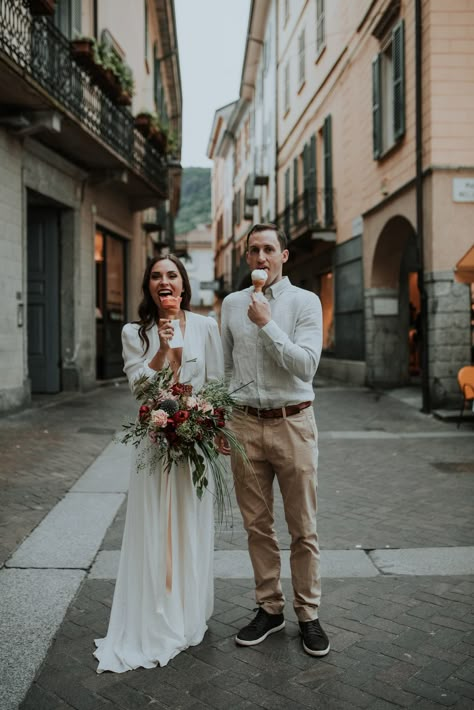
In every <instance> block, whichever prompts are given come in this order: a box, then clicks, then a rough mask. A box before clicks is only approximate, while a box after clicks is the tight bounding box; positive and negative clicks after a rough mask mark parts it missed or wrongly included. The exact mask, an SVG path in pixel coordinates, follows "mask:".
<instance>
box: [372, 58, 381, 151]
mask: <svg viewBox="0 0 474 710" xmlns="http://www.w3.org/2000/svg"><path fill="white" fill-rule="evenodd" d="M381 68H382V55H381V54H377V56H376V57H375V59H374V60H373V62H372V139H373V156H374V160H378V158H380V156H381V155H382V86H381V76H382V73H381Z"/></svg>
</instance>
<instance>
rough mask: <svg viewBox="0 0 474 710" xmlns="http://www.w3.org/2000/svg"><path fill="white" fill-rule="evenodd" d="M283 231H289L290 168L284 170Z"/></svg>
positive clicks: (287, 232)
mask: <svg viewBox="0 0 474 710" xmlns="http://www.w3.org/2000/svg"><path fill="white" fill-rule="evenodd" d="M285 232H286V235H287V237H289V233H290V168H287V170H286V171H285Z"/></svg>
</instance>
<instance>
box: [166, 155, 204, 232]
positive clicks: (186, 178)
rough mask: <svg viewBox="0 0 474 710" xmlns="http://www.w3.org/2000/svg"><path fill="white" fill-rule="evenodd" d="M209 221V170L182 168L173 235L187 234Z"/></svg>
mask: <svg viewBox="0 0 474 710" xmlns="http://www.w3.org/2000/svg"><path fill="white" fill-rule="evenodd" d="M211 219H212V218H211V169H210V168H183V174H182V177H181V204H180V208H179V212H178V216H177V218H176V221H175V234H176V235H179V234H183V233H184V232H189V230H190V229H194V228H195V227H197V225H198V224H209V223H210V222H211Z"/></svg>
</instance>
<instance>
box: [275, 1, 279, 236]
mask: <svg viewBox="0 0 474 710" xmlns="http://www.w3.org/2000/svg"><path fill="white" fill-rule="evenodd" d="M278 7H279V3H278V2H275V219H274V222H275V224H277V225H278V227H280V225H279V224H278V51H279V46H278V39H279V34H280V33H279V32H278V27H279V25H278V19H279V17H278Z"/></svg>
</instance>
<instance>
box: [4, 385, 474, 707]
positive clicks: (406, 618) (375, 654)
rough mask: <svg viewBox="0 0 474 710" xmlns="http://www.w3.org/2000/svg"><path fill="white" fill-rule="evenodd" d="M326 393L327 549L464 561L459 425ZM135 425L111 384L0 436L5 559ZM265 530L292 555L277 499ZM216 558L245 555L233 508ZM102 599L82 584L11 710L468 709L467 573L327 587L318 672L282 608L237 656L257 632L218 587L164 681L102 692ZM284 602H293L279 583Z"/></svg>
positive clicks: (28, 416) (469, 442) (114, 680)
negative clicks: (203, 626) (457, 554)
mask: <svg viewBox="0 0 474 710" xmlns="http://www.w3.org/2000/svg"><path fill="white" fill-rule="evenodd" d="M328 385H330V383H321V386H319V387H317V389H316V405H315V411H316V415H317V421H318V428H319V431H320V473H319V518H318V523H319V531H320V536H321V546H322V548H323V549H326V550H336V549H354V548H360V549H364V550H367V551H369V550H372V549H384V548H386V547H391V548H397V547H398V548H420V547H460V546H461V547H462V546H467V545H473V544H474V543H473V540H474V524H473V521H474V515H473V513H474V504H473V500H474V497H473V493H474V466H473V463H474V425H473V424H472V423H467V424H463V425H462V427H461V430H460V431H461V434H460V435H459V434H458V433H457V430H456V425H455V424H453V423H449V424H447V423H443V422H440V421H438V420H435V419H433V418H432V417H427V416H425V415H422V414H420V413H419V412H417V411H416V410H415V409H413V408H410V407H408V406H407V405H405V404H402V403H400V402H399V401H397V400H396V399H394V398H392V397H387V396H384V395H381V394H380V393H377V392H373V391H372V390H368V389H364V388H351V389H348V388H342V387H334V386H328ZM132 411H133V402H132V401H131V398H130V395H129V393H128V389H127V388H126V386H125V385H124V384H121V385H119V386H116V387H106V388H101V389H100V390H98V391H95V392H93V393H89V394H87V395H78V396H75V397H72V398H71V399H69V400H65V401H61V400H60V401H58V403H57V404H55V405H54V406H50V407H47V408H36V409H33V410H30V411H28V412H25V413H23V414H18V415H15V416H14V417H8V418H5V419H3V420H0V446H1V447H2V454H3V451H5V455H4V456H2V463H1V466H2V473H1V474H0V490H1V497H0V500H1V502H0V516H1V517H0V520H1V525H2V527H1V531H2V547H1V548H0V550H1V552H2V555H3V559H6V558H7V557H8V556H9V555H10V554H11V553H12V552H13V551H14V550H15V549H16V548H17V547H18V545H19V543H20V542H21V541H22V540H23V539H24V538H25V537H26V536H27V535H28V534H29V533H30V532H31V530H32V529H33V528H34V527H35V526H36V525H37V524H38V522H39V521H40V520H41V519H42V518H43V517H44V516H45V515H46V514H47V513H48V512H49V510H50V509H51V508H52V507H53V506H54V505H55V504H56V503H57V502H58V501H59V500H60V499H61V498H62V497H63V496H64V494H65V493H66V492H67V491H68V490H69V488H70V487H71V485H72V484H73V483H74V481H75V480H77V478H79V476H80V475H81V474H82V473H83V472H84V470H85V469H86V468H87V467H88V466H89V465H90V464H91V462H92V461H93V460H94V459H95V458H96V457H97V455H98V454H99V453H100V452H101V451H102V449H103V448H104V446H105V445H106V444H107V443H108V441H109V440H110V438H111V435H110V434H111V430H115V429H117V428H119V426H120V423H121V422H123V421H124V420H125V419H127V418H129V417H130V415H131V413H132ZM45 430H46V431H47V432H48V433H47V434H46V433H44V431H45ZM18 446H19V447H20V448H17V447H18ZM123 519H124V507H122V509H121V510H120V511H119V513H118V515H117V517H116V519H115V521H114V523H113V524H112V526H111V527H110V528H109V530H108V533H107V534H106V536H105V538H104V541H103V544H102V549H103V550H118V549H119V547H120V540H121V534H122V528H123ZM276 526H277V531H278V535H279V539H280V541H281V545H282V548H287V547H288V546H289V540H288V535H287V533H286V530H285V525H284V520H283V515H282V509H281V502H280V501H279V500H278V498H277V506H276ZM216 548H217V549H221V550H225V549H230V550H238V549H242V550H243V549H246V539H245V535H244V533H243V530H242V526H241V522H240V515H239V513H238V511H237V509H236V507H235V504H234V505H233V515H232V517H231V518H228V519H227V522H226V524H225V525H224V526H223V528H222V529H220V530H218V533H217V537H216ZM436 571H437V572H438V571H439V570H436ZM113 586H114V583H113V581H112V580H101V579H92V578H90V579H86V581H85V582H84V583H83V585H82V586H81V588H80V590H79V592H78V594H77V595H76V597H75V599H74V600H73V602H72V604H71V605H70V607H69V610H68V612H67V615H66V617H65V619H64V621H63V623H62V625H61V627H60V629H59V630H58V633H57V634H56V637H55V639H54V641H53V643H52V646H51V648H50V650H49V653H48V655H47V657H46V659H45V661H44V663H43V665H42V667H41V668H40V669H39V672H38V673H37V676H36V679H35V681H34V682H33V684H32V685H31V687H30V690H29V692H28V693H27V695H26V697H25V699H24V701H23V702H22V704H21V706H20V707H21V709H22V710H41V709H42V708H44V709H45V710H56V709H57V710H59V709H60V708H75V709H77V710H82V709H84V710H102V708H123V709H124V710H128V709H132V708H141V707H147V706H152V707H157V708H173V709H178V708H186V709H187V708H196V709H197V708H221V707H225V708H232V710H241V709H242V710H243V709H244V708H262V707H263V708H272V709H273V708H276V709H278V708H282V709H286V708H288V709H292V708H321V710H326V709H328V710H332V709H333V708H334V709H335V710H345V709H346V708H347V709H348V710H349V708H351V709H352V708H359V707H361V708H366V707H367V708H373V709H380V710H384V709H385V708H386V709H387V710H388V709H389V708H398V707H410V708H412V707H413V708H417V709H418V710H424V709H428V708H433V709H435V708H442V707H453V708H473V707H474V613H473V603H472V602H473V596H474V570H473V574H472V576H451V577H447V576H429V577H428V576H424V577H420V576H391V575H379V576H376V577H372V578H344V577H343V576H341V578H340V579H339V578H337V579H327V580H324V582H323V604H322V609H321V620H322V623H323V625H324V627H325V628H326V629H327V631H328V633H329V635H330V638H331V645H332V650H331V652H330V654H329V655H328V656H327V657H325V658H323V659H314V658H311V657H309V656H307V655H306V654H304V653H303V651H302V650H301V647H300V640H299V638H298V631H297V625H296V618H295V616H294V613H293V611H292V609H291V603H288V605H287V610H286V618H287V626H286V629H285V630H284V631H283V632H282V633H279V634H275V635H273V636H272V637H270V638H269V639H267V641H266V642H265V643H264V644H261V645H260V646H257V647H255V648H239V647H237V646H236V645H235V644H234V641H233V637H234V636H235V633H236V631H237V630H238V629H239V628H240V627H241V626H242V625H243V624H244V623H245V622H246V621H247V620H248V619H249V618H251V617H252V609H253V608H254V598H253V588H252V580H251V579H217V580H216V583H215V590H216V603H215V609H214V614H213V617H212V619H211V620H210V623H209V631H208V632H207V634H206V637H205V639H204V642H203V643H202V644H201V645H199V646H198V647H195V648H192V649H188V650H187V651H186V652H184V653H181V654H180V655H178V656H177V657H176V658H175V659H173V660H172V661H171V662H170V664H169V665H168V666H167V667H166V668H163V669H155V670H137V671H132V672H129V673H125V674H121V675H114V674H110V673H105V674H102V675H100V676H98V675H97V674H96V673H95V668H96V662H95V660H94V658H93V656H92V649H93V639H94V638H96V637H98V636H99V637H100V636H101V635H103V634H104V633H105V632H106V628H107V623H108V616H109V612H110V604H111V600H112V595H113ZM284 588H285V593H286V595H287V599H288V600H289V602H290V601H291V596H292V595H291V589H290V583H289V581H288V580H284Z"/></svg>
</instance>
